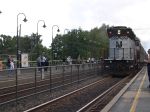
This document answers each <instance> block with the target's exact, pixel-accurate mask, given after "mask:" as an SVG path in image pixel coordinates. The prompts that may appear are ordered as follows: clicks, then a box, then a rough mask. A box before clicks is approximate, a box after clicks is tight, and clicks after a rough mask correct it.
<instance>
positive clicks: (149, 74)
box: [145, 49, 150, 88]
mask: <svg viewBox="0 0 150 112" xmlns="http://www.w3.org/2000/svg"><path fill="white" fill-rule="evenodd" d="M147 52H148V59H147V60H145V62H147V73H148V79H149V85H148V87H149V88H150V49H148V51H147Z"/></svg>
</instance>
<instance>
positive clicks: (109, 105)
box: [101, 67, 144, 112]
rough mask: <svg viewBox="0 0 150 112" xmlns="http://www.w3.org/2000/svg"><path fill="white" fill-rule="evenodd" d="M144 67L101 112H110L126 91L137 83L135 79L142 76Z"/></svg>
mask: <svg viewBox="0 0 150 112" xmlns="http://www.w3.org/2000/svg"><path fill="white" fill-rule="evenodd" d="M143 69H144V67H143V68H142V69H141V70H140V71H139V72H138V73H137V75H136V76H134V77H133V78H132V80H131V81H130V82H129V83H128V84H127V85H126V86H125V87H124V88H123V89H122V90H121V91H120V92H119V93H118V94H117V95H116V96H115V97H114V98H113V99H112V100H111V101H110V102H109V103H108V104H107V105H106V106H105V107H104V108H103V109H102V110H101V112H108V111H109V110H110V109H111V108H112V107H113V105H114V104H115V103H116V102H117V101H118V100H119V99H120V97H121V96H122V95H123V94H124V93H125V91H126V90H127V89H128V88H129V86H130V85H131V84H132V83H133V82H134V81H135V79H136V78H137V77H138V76H139V75H140V73H141V72H142V71H143Z"/></svg>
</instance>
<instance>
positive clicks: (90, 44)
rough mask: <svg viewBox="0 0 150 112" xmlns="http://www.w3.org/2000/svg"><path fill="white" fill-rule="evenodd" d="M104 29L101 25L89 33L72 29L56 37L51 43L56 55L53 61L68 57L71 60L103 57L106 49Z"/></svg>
mask: <svg viewBox="0 0 150 112" xmlns="http://www.w3.org/2000/svg"><path fill="white" fill-rule="evenodd" d="M106 28H107V26H106V25H105V24H103V25H102V26H101V27H100V28H94V29H92V30H91V31H83V30H82V29H78V30H76V29H73V30H71V31H70V32H68V33H67V34H64V35H57V36H56V37H55V38H54V41H53V53H55V54H57V57H55V59H63V58H66V57H68V56H71V57H72V58H73V59H77V58H78V57H80V58H82V59H87V58H88V57H94V58H97V59H99V58H100V57H105V56H106V54H107V49H108V37H107V34H106Z"/></svg>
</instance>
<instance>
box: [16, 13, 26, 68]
mask: <svg viewBox="0 0 150 112" xmlns="http://www.w3.org/2000/svg"><path fill="white" fill-rule="evenodd" d="M19 15H23V16H24V19H23V21H24V22H27V19H26V15H25V14H24V13H19V14H18V15H17V68H19V67H20V66H19V65H20V64H19V62H20V59H19V54H20V51H19V36H18V17H19Z"/></svg>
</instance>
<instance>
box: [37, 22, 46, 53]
mask: <svg viewBox="0 0 150 112" xmlns="http://www.w3.org/2000/svg"><path fill="white" fill-rule="evenodd" d="M40 22H43V28H46V25H45V21H44V20H38V22H37V55H39V50H38V27H39V23H40Z"/></svg>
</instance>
